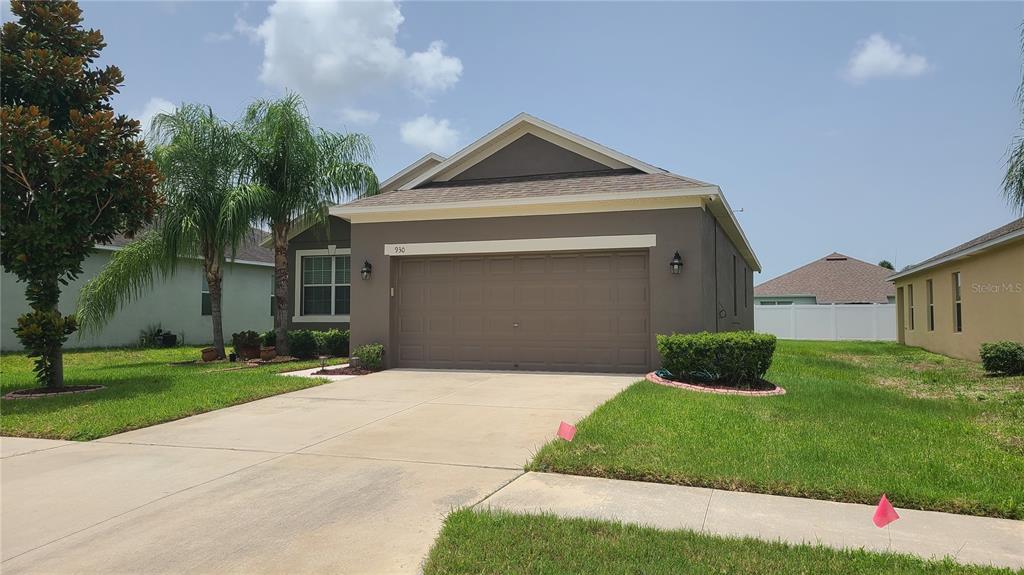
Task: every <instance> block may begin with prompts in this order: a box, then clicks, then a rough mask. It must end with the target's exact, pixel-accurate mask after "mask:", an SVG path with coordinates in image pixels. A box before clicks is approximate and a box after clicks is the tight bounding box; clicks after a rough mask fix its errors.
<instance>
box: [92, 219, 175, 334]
mask: <svg viewBox="0 0 1024 575" xmlns="http://www.w3.org/2000/svg"><path fill="white" fill-rule="evenodd" d="M174 260H175V258H174V257H173V252H170V253H169V252H168V251H167V250H166V248H165V244H164V241H163V238H162V237H161V235H160V234H159V233H158V232H156V231H153V230H150V231H148V232H146V233H144V234H142V235H141V236H139V237H138V238H137V239H136V240H135V241H133V242H131V243H130V244H128V245H127V246H125V247H123V248H121V249H120V250H118V251H116V252H114V255H113V257H111V258H110V263H108V264H107V266H106V267H104V268H103V270H101V271H100V273H99V274H97V275H96V276H95V277H94V278H92V279H91V280H89V281H88V282H86V284H85V285H84V286H82V290H81V291H80V292H79V294H78V305H77V309H76V311H75V316H76V319H77V320H78V324H79V326H80V327H81V332H88V333H96V332H98V331H99V330H100V329H102V328H103V326H104V325H106V324H107V322H108V321H109V320H110V318H112V317H113V316H114V314H115V313H116V312H117V310H118V309H120V308H122V307H124V306H125V305H127V304H128V303H129V302H131V301H132V300H133V299H136V298H138V297H139V296H141V295H142V294H143V293H145V292H146V291H147V290H148V289H150V288H151V287H152V286H153V281H154V279H155V278H156V276H157V275H161V276H167V275H169V274H170V273H172V269H173V262H174Z"/></svg>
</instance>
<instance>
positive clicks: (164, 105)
mask: <svg viewBox="0 0 1024 575" xmlns="http://www.w3.org/2000/svg"><path fill="white" fill-rule="evenodd" d="M177 108H178V107H177V106H175V105H174V104H173V103H171V102H170V101H168V100H165V99H163V98H157V97H153V98H150V99H149V101H147V102H146V105H145V106H143V107H142V110H141V111H140V112H138V113H137V114H131V116H132V117H133V118H135V119H136V120H138V121H139V123H141V124H142V136H143V137H146V136H148V135H149V128H150V125H151V124H152V123H153V118H154V117H155V116H156V115H157V114H160V113H168V114H169V113H171V112H174V110H176V109H177Z"/></svg>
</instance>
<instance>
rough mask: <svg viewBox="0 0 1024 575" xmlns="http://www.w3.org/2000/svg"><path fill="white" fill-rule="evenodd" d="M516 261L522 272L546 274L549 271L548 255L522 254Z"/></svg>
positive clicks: (519, 270)
mask: <svg viewBox="0 0 1024 575" xmlns="http://www.w3.org/2000/svg"><path fill="white" fill-rule="evenodd" d="M516 262H517V264H518V265H517V266H516V267H517V268H518V269H517V271H518V272H519V273H520V274H528V275H529V274H546V273H547V271H548V257H547V256H539V255H538V256H520V257H519V258H517V259H516Z"/></svg>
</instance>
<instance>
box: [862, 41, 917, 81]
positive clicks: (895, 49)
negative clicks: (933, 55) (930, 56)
mask: <svg viewBox="0 0 1024 575" xmlns="http://www.w3.org/2000/svg"><path fill="white" fill-rule="evenodd" d="M928 69H929V65H928V60H927V59H926V58H925V57H924V56H922V55H920V54H908V53H907V52H906V51H904V50H903V46H900V45H899V44H895V43H893V42H890V41H889V40H886V38H885V36H882V35H881V34H872V35H871V36H869V37H867V38H865V39H864V40H861V41H860V42H858V44H857V48H856V49H855V50H854V51H853V55H852V56H850V61H849V63H847V65H846V74H845V75H846V79H847V80H849V81H850V82H853V83H855V84H859V83H861V82H864V81H866V80H868V79H870V78H878V77H883V76H904V77H911V76H920V75H921V74H924V73H925V72H927V71H928Z"/></svg>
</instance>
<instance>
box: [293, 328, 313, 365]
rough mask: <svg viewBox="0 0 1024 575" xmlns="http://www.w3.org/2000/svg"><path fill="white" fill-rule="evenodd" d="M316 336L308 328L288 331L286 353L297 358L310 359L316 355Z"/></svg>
mask: <svg viewBox="0 0 1024 575" xmlns="http://www.w3.org/2000/svg"><path fill="white" fill-rule="evenodd" d="M316 348H317V345H316V336H315V335H313V332H312V331H309V330H308V329H297V330H294V331H290V332H288V353H290V354H291V355H292V357H297V358H299V359H311V358H313V357H315V356H316Z"/></svg>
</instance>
